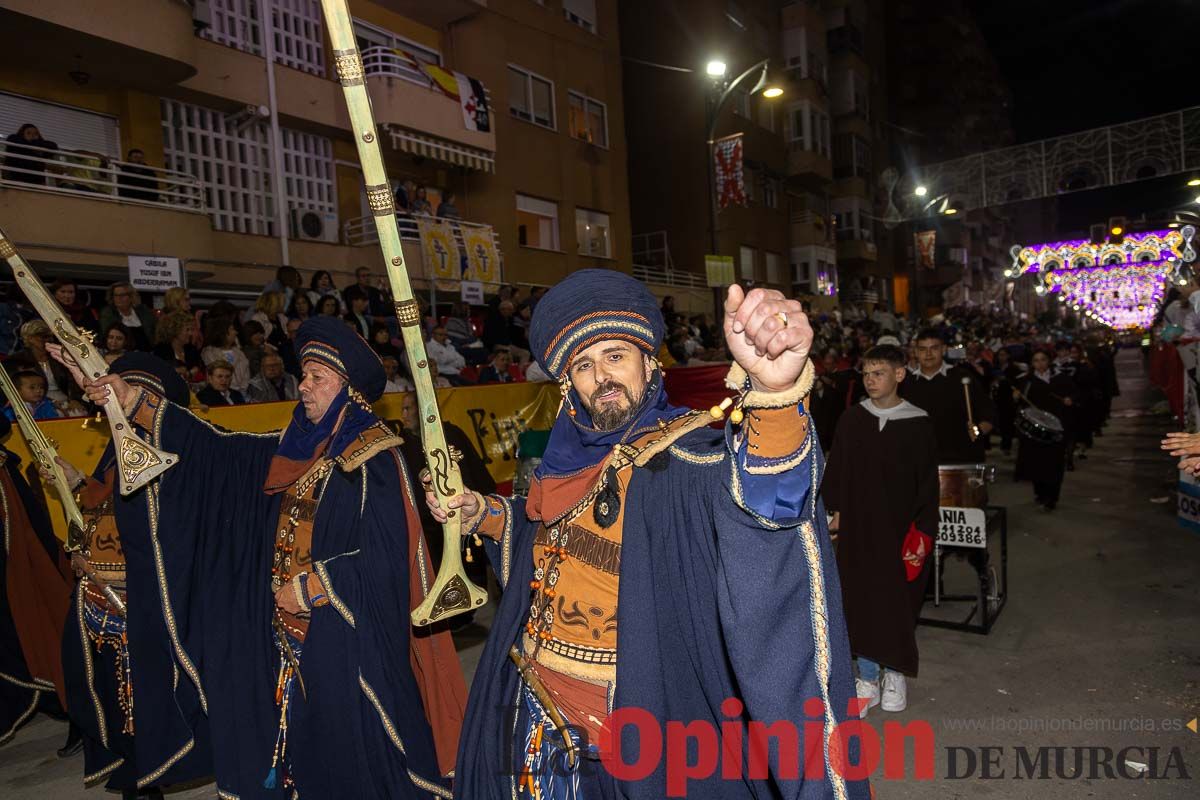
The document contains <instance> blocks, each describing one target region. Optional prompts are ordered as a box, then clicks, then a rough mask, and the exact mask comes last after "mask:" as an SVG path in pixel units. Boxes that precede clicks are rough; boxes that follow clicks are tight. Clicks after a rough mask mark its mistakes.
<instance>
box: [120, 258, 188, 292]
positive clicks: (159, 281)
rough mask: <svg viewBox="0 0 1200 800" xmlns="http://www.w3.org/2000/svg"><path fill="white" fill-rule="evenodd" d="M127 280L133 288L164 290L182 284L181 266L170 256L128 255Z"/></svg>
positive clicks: (154, 290)
mask: <svg viewBox="0 0 1200 800" xmlns="http://www.w3.org/2000/svg"><path fill="white" fill-rule="evenodd" d="M129 282H130V283H131V284H133V288H135V289H145V290H146V291H149V292H165V291H166V290H167V289H173V288H174V287H176V286H183V267H182V266H181V265H180V263H179V259H178V258H172V257H170V256H129Z"/></svg>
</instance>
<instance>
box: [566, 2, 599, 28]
mask: <svg viewBox="0 0 1200 800" xmlns="http://www.w3.org/2000/svg"><path fill="white" fill-rule="evenodd" d="M563 16H564V17H566V18H567V21H568V22H572V23H574V24H576V25H578V26H579V27H581V28H583V29H584V30H585V31H587V32H588V33H595V32H596V0H563Z"/></svg>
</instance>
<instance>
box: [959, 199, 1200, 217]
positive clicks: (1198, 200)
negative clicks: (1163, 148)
mask: <svg viewBox="0 0 1200 800" xmlns="http://www.w3.org/2000/svg"><path fill="white" fill-rule="evenodd" d="M1196 202H1198V203H1200V199H1197V200H1196ZM942 213H943V214H945V215H946V216H951V215H953V214H957V213H958V209H957V208H955V207H954V206H950V207H949V208H947V209H946V210H945V211H943V212H942Z"/></svg>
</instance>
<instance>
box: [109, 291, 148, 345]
mask: <svg viewBox="0 0 1200 800" xmlns="http://www.w3.org/2000/svg"><path fill="white" fill-rule="evenodd" d="M114 322H120V323H121V324H122V325H124V326H125V327H126V328H128V329H129V333H130V335H132V336H133V341H132V342H130V343H129V345H128V347H129V349H130V350H142V351H145V352H149V350H150V347H151V343H152V342H154V341H155V338H154V326H155V322H156V320H155V318H154V312H153V311H151V310H150V309H149V308H147V307H146V306H144V305H142V298H141V295H139V294H138V291H137V289H134V288H133V286H132V285H131V284H129V283H127V282H125V281H118V282H116V283H114V284H113V285H112V286H109V287H108V305H106V306H105V307H104V308H102V309H101V310H100V327H101V328H103V329H104V330H108V326H109V325H112V324H113V323H114Z"/></svg>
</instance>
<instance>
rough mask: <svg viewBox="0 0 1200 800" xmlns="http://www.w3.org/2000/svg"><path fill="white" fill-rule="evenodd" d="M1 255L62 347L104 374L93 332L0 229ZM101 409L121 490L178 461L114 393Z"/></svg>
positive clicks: (96, 374) (88, 371) (87, 369)
mask: <svg viewBox="0 0 1200 800" xmlns="http://www.w3.org/2000/svg"><path fill="white" fill-rule="evenodd" d="M0 258H4V259H5V260H6V261H8V265H9V266H10V267H12V271H13V278H15V279H16V281H17V285H18V286H20V287H21V291H23V292H24V293H25V296H26V297H28V298H29V302H30V304H31V305H32V306H33V307H34V309H35V310H36V311H37V312H38V316H40V317H41V318H42V319H43V320H44V321H45V323H46V324H47V325H49V326H50V330H52V331H53V332H54V336H55V337H56V338H57V339H58V340H59V341H60V342H62V345H63V349H64V351H65V352H67V353H70V354H71V356H72V357H73V358H74V359H75V363H76V364H78V365H79V368H80V369H81V370H82V371H83V374H84V375H86V376H87V377H88V378H89V379H91V380H95V379H97V378H100V377H103V376H104V375H107V374H108V362H106V361H105V360H104V357H103V356H101V355H100V351H99V350H97V349H96V346H95V345H94V344H92V334H91V333H89V332H87V331H81V330H79V329H78V328H76V327H75V324H74V323H72V322H71V318H70V317H68V316H67V313H66V312H65V311H63V309H62V306H60V305H59V304H58V301H57V300H55V299H54V298H53V297H52V296H51V295H50V293H49V292H47V291H46V287H45V286H43V285H42V280H41V278H39V277H38V276H37V273H36V272H34V271H33V268H32V267H30V266H29V262H28V261H26V260H25V259H24V258H22V257H21V255H20V254H19V253H18V252H17V248H16V247H15V246H13V243H12V242H11V241H9V240H8V239H7V238H5V236H4V231H3V230H0ZM104 411H105V413H106V414H107V416H108V424H109V427H111V428H112V435H113V445H114V447H115V448H116V452H117V475H118V477H119V478H120V484H121V494H124V495H128V494H132V493H133V492H136V491H137V490H138V489H140V488H142V487H143V486H145V485H146V484H148V483H149V482H150V481H152V480H154V479H155V478H157V477H158V476H159V475H160V474H162V473H163V472H166V471H167V470H168V469H170V468H171V467H173V466H175V464H176V463H177V462H178V461H179V457H178V456H177V455H175V454H174V453H167V452H164V451H162V450H159V449H157V448H154V447H151V446H150V445H148V444H146V443H145V442H144V441H142V439H141V438H139V437H138V435H137V434H136V433H134V432H133V428H132V427H131V426H130V424H129V420H128V419H127V418H126V417H125V410H124V409H123V408H121V403H120V402H119V401H118V400H117V396H116V394H114V393H111V392H110V393H109V396H108V401H107V402H105V404H104Z"/></svg>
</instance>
